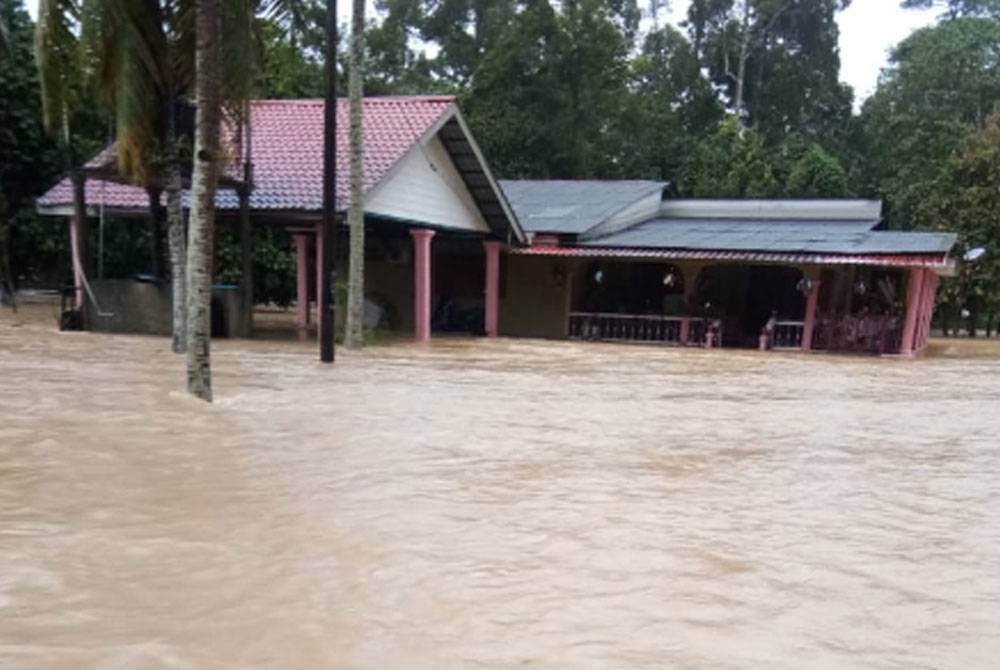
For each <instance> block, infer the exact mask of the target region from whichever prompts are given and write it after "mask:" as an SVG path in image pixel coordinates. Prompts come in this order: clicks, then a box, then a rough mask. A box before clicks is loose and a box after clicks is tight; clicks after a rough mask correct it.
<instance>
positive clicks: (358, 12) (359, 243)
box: [344, 0, 365, 349]
mask: <svg viewBox="0 0 1000 670" xmlns="http://www.w3.org/2000/svg"><path fill="white" fill-rule="evenodd" d="M364 34H365V0H354V1H353V10H352V23H351V60H350V72H349V73H348V81H347V88H348V96H349V98H350V100H349V104H350V138H351V176H350V181H351V204H350V208H349V209H348V211H347V225H348V227H349V228H350V231H351V252H350V269H349V274H348V282H347V333H346V337H345V338H344V343H345V344H346V345H347V348H348V349H360V348H361V345H362V344H363V341H364V317H365V203H364V192H363V187H364V179H363V178H364V175H363V171H364V137H363V136H362V123H363V112H362V106H363V104H364V100H363V99H362V93H363V91H362V86H363V84H362V81H363V78H364V57H365V44H364Z"/></svg>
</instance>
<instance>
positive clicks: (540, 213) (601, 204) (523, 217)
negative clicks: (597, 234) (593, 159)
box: [500, 179, 667, 235]
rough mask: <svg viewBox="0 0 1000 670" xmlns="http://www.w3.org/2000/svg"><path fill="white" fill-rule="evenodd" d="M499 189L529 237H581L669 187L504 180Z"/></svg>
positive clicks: (637, 182) (662, 184)
mask: <svg viewBox="0 0 1000 670" xmlns="http://www.w3.org/2000/svg"><path fill="white" fill-rule="evenodd" d="M500 186H501V188H503V192H504V194H505V195H506V196H507V200H508V202H510V206H511V208H512V209H513V210H514V213H515V214H516V215H517V218H518V220H519V221H520V223H521V226H522V227H523V228H524V230H525V231H526V232H529V233H550V234H568V235H582V234H584V233H586V232H587V231H589V230H591V229H592V228H595V227H596V226H599V225H600V224H602V223H604V222H605V221H607V220H608V219H609V218H611V217H613V216H614V215H615V214H618V213H619V212H622V211H623V210H625V209H627V208H629V207H630V206H632V205H634V204H636V203H637V202H639V201H641V200H643V199H645V198H648V197H649V196H653V195H659V194H661V193H662V192H663V189H664V188H665V187H666V186H667V184H666V183H665V182H659V181H645V180H632V181H626V180H623V181H599V180H582V181H561V180H530V179H527V180H501V181H500Z"/></svg>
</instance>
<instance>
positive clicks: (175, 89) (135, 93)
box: [83, 0, 193, 353]
mask: <svg viewBox="0 0 1000 670" xmlns="http://www.w3.org/2000/svg"><path fill="white" fill-rule="evenodd" d="M190 12H191V7H190V3H189V2H186V0H185V1H182V2H180V3H173V2H161V0H141V1H135V0H84V4H83V35H84V40H85V44H86V46H87V51H88V53H89V54H90V59H91V61H92V70H93V72H94V73H95V79H96V83H97V87H98V90H99V91H100V92H101V93H102V96H103V98H104V99H105V101H106V102H107V104H108V105H109V107H110V109H111V110H112V113H113V117H114V121H115V130H116V132H115V138H116V147H117V151H118V170H119V174H120V175H121V176H122V177H123V178H124V179H126V180H127V181H130V182H132V183H135V184H138V185H141V186H143V187H144V188H145V189H146V190H147V192H148V193H149V203H150V221H151V231H150V237H151V240H152V241H153V243H152V245H151V247H152V249H153V257H154V259H156V260H158V255H159V244H158V240H159V234H160V233H159V220H160V216H161V215H160V194H161V193H164V192H165V193H166V201H167V206H166V219H167V229H168V233H167V234H168V240H169V242H168V244H169V258H170V274H171V282H172V284H171V286H172V300H173V329H172V330H173V334H172V342H171V347H172V349H173V350H174V351H175V352H177V353H181V352H183V351H184V350H185V339H186V336H185V332H186V324H185V318H186V317H185V315H186V310H185V304H186V277H185V274H186V272H185V268H186V258H185V255H186V251H185V226H184V215H183V210H182V203H181V186H182V184H181V174H182V169H181V165H180V160H181V159H180V156H179V153H178V148H177V145H178V141H179V137H178V118H177V117H178V111H179V109H181V108H182V103H181V102H180V99H181V96H182V95H184V94H186V93H187V92H188V91H189V88H190V85H191V79H192V75H193V53H192V52H191V41H190V40H191V35H190V32H191V31H190V24H189V21H190ZM155 267H156V264H155V263H154V273H155Z"/></svg>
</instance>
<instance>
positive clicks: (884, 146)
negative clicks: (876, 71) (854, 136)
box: [859, 18, 1000, 227]
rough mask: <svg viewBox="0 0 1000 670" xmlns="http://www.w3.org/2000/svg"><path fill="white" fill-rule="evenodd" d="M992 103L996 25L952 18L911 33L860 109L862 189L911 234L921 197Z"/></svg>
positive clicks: (999, 53)
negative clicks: (874, 196)
mask: <svg viewBox="0 0 1000 670" xmlns="http://www.w3.org/2000/svg"><path fill="white" fill-rule="evenodd" d="M998 102H1000V22H996V21H993V20H990V19H981V18H959V19H955V20H949V21H945V22H942V23H940V24H938V25H935V26H931V27H928V28H923V29H921V30H918V31H916V32H914V33H913V34H912V35H910V36H909V37H908V38H906V39H905V40H904V41H903V42H901V43H900V44H899V45H898V46H897V47H896V48H895V49H894V50H893V52H892V54H891V59H890V68H889V69H888V70H887V71H886V73H885V74H884V75H883V77H882V79H881V80H880V82H879V86H878V89H877V90H876V92H875V94H874V95H872V97H871V98H870V99H869V100H868V101H867V102H866V103H865V105H864V107H863V108H862V114H861V119H860V122H861V125H862V128H863V148H862V150H861V151H860V152H859V155H861V156H863V157H864V159H865V169H864V172H863V175H862V180H863V181H862V184H861V186H862V189H863V190H866V191H871V192H876V193H880V194H882V195H883V196H884V197H885V198H886V199H887V201H888V204H889V221H890V224H891V225H893V226H894V227H911V226H912V225H913V222H914V221H915V220H917V219H918V218H919V210H920V208H921V207H922V206H923V204H924V194H925V193H926V192H927V190H928V189H929V188H931V187H932V185H933V184H934V183H935V182H937V181H938V180H939V179H941V178H942V174H943V171H944V170H945V169H946V166H947V164H948V161H949V160H950V158H951V157H952V156H953V155H954V154H955V152H956V151H958V150H959V148H960V147H961V146H962V144H963V142H964V141H965V140H966V138H967V137H968V135H969V134H970V133H971V132H973V131H974V130H975V129H976V128H981V127H983V125H984V123H985V121H986V118H987V116H988V115H989V112H990V110H992V109H993V107H994V105H996V104H997V103H998Z"/></svg>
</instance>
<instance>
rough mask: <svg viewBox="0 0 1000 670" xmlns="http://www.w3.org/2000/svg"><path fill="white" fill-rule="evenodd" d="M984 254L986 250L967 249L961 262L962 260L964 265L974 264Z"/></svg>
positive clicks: (980, 248) (977, 248)
mask: <svg viewBox="0 0 1000 670" xmlns="http://www.w3.org/2000/svg"><path fill="white" fill-rule="evenodd" d="M985 253H986V249H983V248H982V247H975V248H973V249H969V250H968V251H966V252H965V255H964V256H962V260H964V261H965V262H966V263H974V262H975V261H978V260H979V259H980V258H982V257H983V254H985Z"/></svg>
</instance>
